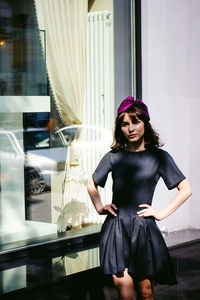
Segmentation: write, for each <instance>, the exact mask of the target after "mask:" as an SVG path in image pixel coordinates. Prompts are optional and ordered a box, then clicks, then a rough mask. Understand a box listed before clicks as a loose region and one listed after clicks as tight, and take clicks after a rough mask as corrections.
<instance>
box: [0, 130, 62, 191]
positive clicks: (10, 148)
mask: <svg viewBox="0 0 200 300" xmlns="http://www.w3.org/2000/svg"><path fill="white" fill-rule="evenodd" d="M51 143H52V145H51ZM23 145H24V149H23ZM66 146H67V144H66V142H65V140H64V139H62V138H61V136H60V135H58V134H53V133H50V132H49V131H44V130H41V129H37V128H35V129H33V128H32V129H28V130H25V131H24V132H22V131H5V130H1V131H0V156H1V159H3V158H7V159H15V160H16V159H17V160H21V161H22V163H24V167H25V187H26V193H27V194H28V195H30V194H39V193H41V192H43V191H44V189H45V188H47V187H50V186H51V174H53V173H57V172H60V171H62V170H64V165H65V159H66V152H67V147H66ZM13 172H14V170H13ZM19 180H20V179H19Z"/></svg>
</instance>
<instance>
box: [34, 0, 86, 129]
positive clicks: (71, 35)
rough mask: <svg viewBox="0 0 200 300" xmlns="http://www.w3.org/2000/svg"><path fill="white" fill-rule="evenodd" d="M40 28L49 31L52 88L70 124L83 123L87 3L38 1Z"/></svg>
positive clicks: (76, 0)
mask: <svg viewBox="0 0 200 300" xmlns="http://www.w3.org/2000/svg"><path fill="white" fill-rule="evenodd" d="M35 7H36V14H37V20H38V27H39V29H40V30H45V31H46V62H47V71H48V76H49V80H50V85H51V89H52V92H53V96H54V98H55V101H56V104H57V107H58V109H59V112H60V115H61V116H62V118H63V120H64V121H65V122H66V123H67V124H79V123H81V122H82V110H83V109H82V107H83V99H84V87H85V77H86V76H85V60H86V54H85V48H86V26H87V10H88V1H87V0H35Z"/></svg>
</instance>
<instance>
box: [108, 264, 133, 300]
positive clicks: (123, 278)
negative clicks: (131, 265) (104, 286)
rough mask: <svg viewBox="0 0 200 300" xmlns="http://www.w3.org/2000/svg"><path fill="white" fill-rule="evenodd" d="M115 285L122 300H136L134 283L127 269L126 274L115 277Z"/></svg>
mask: <svg viewBox="0 0 200 300" xmlns="http://www.w3.org/2000/svg"><path fill="white" fill-rule="evenodd" d="M113 281H114V284H115V286H116V288H117V290H118V292H119V295H120V300H135V299H136V298H135V291H134V283H133V279H132V278H131V276H130V275H129V274H128V270H127V269H126V270H125V271H124V272H120V273H118V274H116V275H113Z"/></svg>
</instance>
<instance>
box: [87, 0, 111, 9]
mask: <svg viewBox="0 0 200 300" xmlns="http://www.w3.org/2000/svg"><path fill="white" fill-rule="evenodd" d="M97 10H109V11H111V12H113V0H95V1H94V2H93V4H92V6H91V8H90V9H89V11H90V12H92V11H97Z"/></svg>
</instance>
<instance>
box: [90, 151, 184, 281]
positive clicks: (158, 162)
mask: <svg viewBox="0 0 200 300" xmlns="http://www.w3.org/2000/svg"><path fill="white" fill-rule="evenodd" d="M109 172H112V178H113V199H112V203H114V204H115V205H116V206H117V208H118V209H117V211H116V213H117V216H116V217H114V216H112V215H108V216H107V217H106V220H105V222H104V224H103V226H102V229H101V238H100V265H101V268H102V271H103V272H104V274H116V273H118V272H122V271H124V270H125V268H128V271H129V273H132V274H133V278H134V277H135V278H138V277H139V276H147V277H150V278H152V279H154V280H155V281H156V282H158V283H163V284H173V283H176V276H175V274H174V271H173V266H172V262H171V259H170V256H169V253H168V249H167V246H166V244H165V241H164V239H163V236H162V234H161V232H160V230H159V228H158V227H157V224H156V222H155V219H154V218H153V217H138V216H137V214H136V213H137V211H138V210H141V209H142V208H140V207H139V205H140V204H149V205H151V203H152V198H153V194H154V190H155V187H156V184H157V182H158V180H159V178H160V177H162V178H163V180H164V182H165V184H166V186H167V188H168V189H173V188H174V187H176V186H177V185H178V183H179V182H181V181H182V180H183V179H185V176H184V175H183V174H182V173H181V171H180V170H179V168H178V167H177V165H176V164H175V162H174V160H173V158H172V157H171V156H170V155H169V153H168V152H166V151H165V150H162V149H157V148H156V149H153V150H144V151H139V152H129V151H118V152H114V151H110V152H108V153H107V154H106V155H105V156H104V157H103V158H102V160H101V161H100V163H99V165H98V167H97V168H96V170H95V172H94V173H93V179H94V181H95V183H96V184H97V185H99V186H101V187H104V185H105V182H106V180H107V176H108V173H109Z"/></svg>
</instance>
